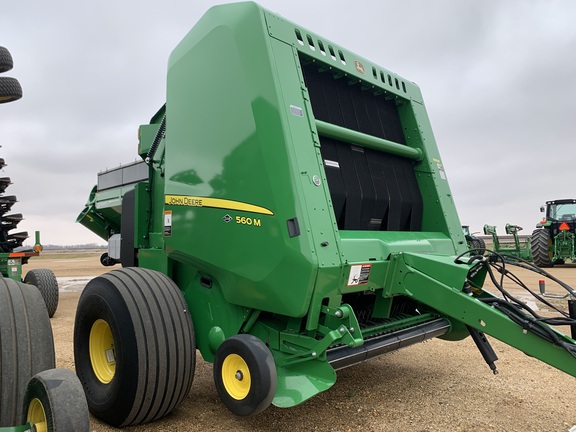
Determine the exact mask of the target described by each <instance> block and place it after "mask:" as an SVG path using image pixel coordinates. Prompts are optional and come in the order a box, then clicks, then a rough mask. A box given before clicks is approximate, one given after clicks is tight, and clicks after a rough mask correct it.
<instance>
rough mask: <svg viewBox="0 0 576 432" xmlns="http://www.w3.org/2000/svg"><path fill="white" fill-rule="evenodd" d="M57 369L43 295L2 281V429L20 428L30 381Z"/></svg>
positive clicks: (0, 332) (13, 282)
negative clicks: (43, 373) (45, 372)
mask: <svg viewBox="0 0 576 432" xmlns="http://www.w3.org/2000/svg"><path fill="white" fill-rule="evenodd" d="M54 365H55V357H54V339H53V338H52V327H51V326H50V318H48V313H47V311H46V306H45V305H44V301H43V300H42V296H41V295H40V292H39V291H38V290H37V289H36V288H35V287H33V286H31V285H26V284H23V283H21V282H16V281H14V280H12V279H7V278H1V280H0V426H14V425H16V424H19V422H20V419H21V418H22V406H23V405H22V401H23V400H24V393H25V391H26V385H27V384H28V381H30V378H31V377H32V376H33V375H35V374H37V373H38V372H41V371H44V370H46V369H53V368H54Z"/></svg>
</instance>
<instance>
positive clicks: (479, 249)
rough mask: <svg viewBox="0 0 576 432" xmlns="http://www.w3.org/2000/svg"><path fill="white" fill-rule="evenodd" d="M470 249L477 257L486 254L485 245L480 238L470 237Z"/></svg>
mask: <svg viewBox="0 0 576 432" xmlns="http://www.w3.org/2000/svg"><path fill="white" fill-rule="evenodd" d="M470 243H471V247H470V249H472V250H475V251H476V254H477V255H484V253H485V252H486V243H484V240H483V239H481V238H480V237H476V236H470Z"/></svg>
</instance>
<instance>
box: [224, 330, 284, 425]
mask: <svg viewBox="0 0 576 432" xmlns="http://www.w3.org/2000/svg"><path fill="white" fill-rule="evenodd" d="M214 383H215V384H216V390H217V391H218V395H219V396H220V399H221V400H222V402H223V403H224V405H226V407H227V408H228V409H229V410H230V411H231V412H232V413H234V414H236V415H239V416H251V415H255V414H258V413H260V412H262V411H264V410H265V409H266V408H268V406H269V405H270V403H271V402H272V399H273V398H274V395H275V393H276V385H277V373H276V365H275V364H274V358H273V357H272V353H271V352H270V350H269V349H268V347H266V345H265V344H264V342H262V341H261V340H260V339H258V338H257V337H255V336H253V335H249V334H239V335H236V336H232V337H230V338H228V339H226V340H225V341H224V342H222V344H221V345H220V347H219V348H218V351H217V352H216V357H215V359H214Z"/></svg>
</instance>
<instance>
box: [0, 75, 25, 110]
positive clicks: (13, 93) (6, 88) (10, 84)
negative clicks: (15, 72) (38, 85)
mask: <svg viewBox="0 0 576 432" xmlns="http://www.w3.org/2000/svg"><path fill="white" fill-rule="evenodd" d="M21 97H22V87H21V86H20V83H19V82H18V80H17V79H16V78H10V77H0V104H2V103H8V102H13V101H15V100H18V99H20V98H21Z"/></svg>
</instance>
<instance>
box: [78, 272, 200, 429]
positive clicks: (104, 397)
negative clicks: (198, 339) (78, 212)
mask: <svg viewBox="0 0 576 432" xmlns="http://www.w3.org/2000/svg"><path fill="white" fill-rule="evenodd" d="M74 360H75V364H76V373H77V374H78V377H79V378H80V382H81V383H82V386H83V387H84V391H85V393H86V398H87V402H88V408H89V410H90V412H91V413H92V414H93V415H94V416H96V417H98V418H99V419H101V420H103V421H105V422H106V423H108V424H110V425H112V426H115V427H122V426H128V425H137V424H141V423H146V422H150V421H153V420H156V419H159V418H161V417H163V416H165V415H166V414H168V413H170V412H171V411H172V410H173V409H174V408H175V407H176V406H178V405H179V404H180V403H181V402H182V400H183V399H184V398H185V397H186V396H187V395H188V393H189V391H190V387H191V386H192V380H193V378H194V368H195V361H196V343H195V339H194V328H193V325H192V320H191V317H190V313H189V312H188V307H187V305H186V302H185V300H184V297H183V296H182V293H181V291H180V289H179V288H178V287H177V286H176V284H175V283H174V282H173V281H172V280H171V279H170V278H169V277H167V276H166V275H164V274H162V273H159V272H156V271H152V270H148V269H143V268H133V267H127V268H122V269H116V270H112V271H110V272H108V273H105V274H103V275H102V276H99V277H97V278H94V279H92V280H91V281H90V282H89V283H88V284H87V285H86V287H85V288H84V290H83V292H82V294H81V296H80V300H79V302H78V308H77V311H76V319H75V325H74Z"/></svg>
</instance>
